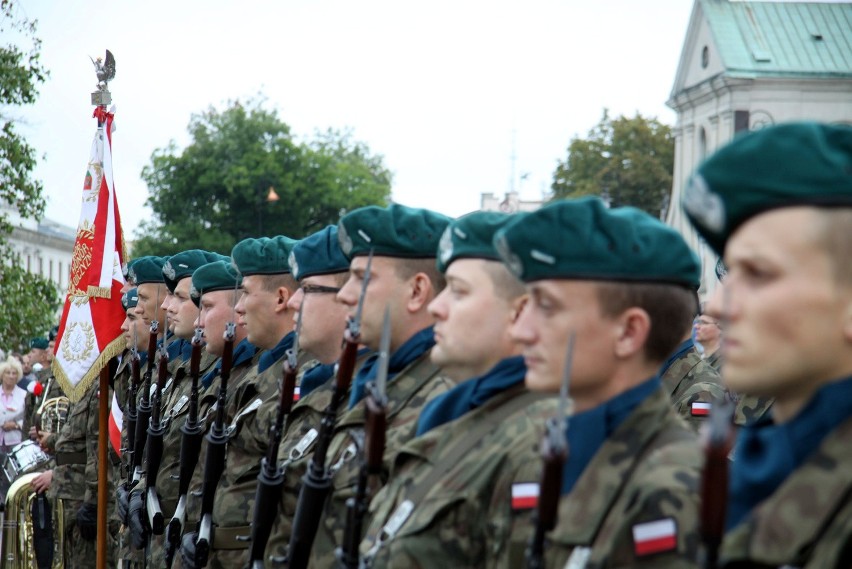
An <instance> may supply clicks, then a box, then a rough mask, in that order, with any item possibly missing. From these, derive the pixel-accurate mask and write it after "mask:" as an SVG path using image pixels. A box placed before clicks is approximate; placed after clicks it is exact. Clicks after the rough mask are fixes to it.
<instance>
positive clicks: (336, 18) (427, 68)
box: [16, 0, 693, 240]
mask: <svg viewBox="0 0 852 569" xmlns="http://www.w3.org/2000/svg"><path fill="white" fill-rule="evenodd" d="M19 4H20V5H21V6H20V9H21V10H22V11H23V14H25V15H26V16H28V17H29V18H31V19H38V30H37V35H38V36H39V37H40V38H41V39H42V41H43V45H42V62H43V64H44V66H45V67H47V68H48V69H49V70H50V77H49V79H48V80H47V81H46V82H45V83H44V84H43V85H42V86H41V88H40V96H39V98H38V101H37V103H36V104H34V105H31V106H28V107H23V108H21V109H18V110H17V111H16V112H17V114H18V116H19V117H20V119H21V123H20V126H19V128H20V129H21V131H22V132H23V133H24V135H25V136H26V137H27V140H28V141H29V142H30V144H31V145H32V146H34V147H35V148H36V150H37V152H38V153H39V154H40V155H41V154H44V158H43V159H41V160H40V161H39V164H38V167H37V168H36V170H35V173H34V175H35V177H36V178H38V179H40V180H42V181H43V183H44V187H45V194H46V197H47V200H48V205H47V210H46V213H45V216H46V217H47V218H49V219H52V220H54V221H58V222H60V223H62V224H65V225H68V226H71V227H76V226H77V221H78V218H79V215H80V198H81V191H82V183H83V177H84V174H85V169H86V162H87V161H88V157H89V149H90V146H91V142H92V138H93V136H94V132H95V129H96V121H95V119H93V118H92V110H93V107H92V106H91V104H90V103H91V101H90V93H91V92H92V91H93V90H94V88H95V85H96V82H97V80H96V77H95V74H94V67H93V66H92V63H91V61H90V60H89V57H90V56H91V57H98V56H103V54H104V52H105V50H106V49H109V50H110V51H112V53H113V54H114V56H115V60H116V76H115V79H114V80H113V81H112V82H110V85H109V87H110V91H111V92H112V98H113V104H114V105H115V106H116V117H115V125H116V131H115V133H114V135H113V156H114V159H113V169H114V172H115V186H116V193H117V196H118V202H119V207H120V213H121V217H122V222H123V225H124V231H125V237H126V238H127V239H129V240H130V239H133V238H134V230H135V229H136V228H137V227H138V225H139V223H140V222H141V221H142V220H144V219H150V218H151V216H152V212H151V210H150V209H149V208H147V207H146V206H145V200H146V198H147V197H148V191H147V187H146V185H145V184H144V182H143V181H142V180H141V177H140V173H141V171H142V168H143V167H144V166H145V165H147V164H149V163H150V158H151V154H152V153H153V152H154V150H156V149H159V148H164V147H166V146H168V144H169V143H170V141H174V142H175V143H176V144H177V146H178V148H183V147H185V146H186V145H187V144H189V143H190V137H189V135H188V134H187V125H188V124H189V121H190V119H191V117H192V115H193V114H194V113H199V112H202V111H205V110H207V109H209V108H210V107H211V106H212V107H215V108H216V109H219V110H222V109H224V108H225V106H226V104H227V102H228V101H232V100H237V99H238V100H247V99H251V98H258V97H262V98H264V99H265V100H266V103H265V105H266V108H269V109H276V110H277V111H278V113H279V118H281V119H282V120H283V121H284V122H286V123H287V124H289V125H290V126H291V129H292V132H293V133H294V135H295V136H296V137H297V139H299V140H307V139H310V138H312V137H313V135H314V134H315V133H316V132H317V131H322V130H326V129H328V128H335V129H346V128H348V129H350V130H351V131H352V134H353V137H354V138H355V139H356V140H359V141H362V142H364V143H366V144H367V145H368V147H369V148H370V150H371V151H372V152H373V153H375V154H380V155H382V156H383V157H384V163H385V165H386V167H388V168H389V169H390V170H391V172H393V186H392V199H393V200H394V201H396V202H399V203H403V204H406V205H410V206H414V207H428V208H431V209H435V210H438V211H441V212H443V213H446V214H448V215H452V216H457V215H461V214H464V213H466V212H469V211H472V210H475V209H478V208H479V205H480V196H481V194H482V193H486V192H492V193H495V194H497V195H498V196H501V197H502V196H503V195H504V194H505V192H507V191H509V189H510V188H514V189H515V190H517V191H519V192H520V195H521V198H522V199H540V198H541V196H542V194H543V193H544V192H547V191H548V189H549V186H550V183H551V180H552V176H553V171H554V169H555V167H556V165H557V162H558V161H559V160H564V158H565V157H566V149H567V147H568V144H569V142H570V140H571V138H572V137H574V136H581V137H582V136H585V135H586V134H587V132H588V131H589V130H590V129H591V128H592V127H593V126H594V125H595V124H597V122H598V121H599V120H600V118H601V116H602V113H603V109H604V108H607V109H609V112H610V115H611V116H619V115H628V116H633V115H634V114H635V113H637V112H638V113H641V114H642V115H643V116H646V117H655V118H657V119H658V120H660V121H661V122H664V123H666V124H670V125H674V123H675V114H674V112H673V111H672V110H671V109H670V108H668V107H667V106H666V105H665V101H666V100H667V99H668V96H669V93H670V91H671V88H672V84H673V82H674V77H675V73H676V71H677V65H678V61H679V58H680V53H681V47H682V43H683V40H684V37H685V35H686V28H687V25H688V22H689V17H690V13H691V10H692V4H693V2H692V0H650V1H648V2H637V1H636V0H595V1H585V2H581V1H580V0H561V1H557V0H524V1H520V0H518V1H503V0H491V1H479V0H433V1H431V2H428V3H419V2H410V1H402V0H358V1H356V0H310V1H309V0H278V1H260V0H242V1H240V2H236V1H226V0H204V1H196V0H172V1H171V2H163V1H161V0H149V1H147V2H131V1H129V0H119V1H115V2H94V1H90V0H79V1H67V2H66V1H63V2H55V1H53V0H22V1H21V2H19ZM513 174H514V175H513Z"/></svg>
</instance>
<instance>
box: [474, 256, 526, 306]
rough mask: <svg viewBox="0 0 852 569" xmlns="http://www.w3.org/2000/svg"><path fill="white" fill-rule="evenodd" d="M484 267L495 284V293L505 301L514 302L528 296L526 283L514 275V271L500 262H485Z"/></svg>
mask: <svg viewBox="0 0 852 569" xmlns="http://www.w3.org/2000/svg"><path fill="white" fill-rule="evenodd" d="M484 261H485V263H484V264H483V267H484V269H485V273H486V274H487V275H488V277H489V278H490V279H491V282H492V283H493V284H494V292H495V293H496V294H497V296H499V297H500V298H502V299H503V300H514V299H516V298H518V297H519V296H521V295H523V294H526V288H525V287H524V283H523V282H521V280H520V279H519V278H518V277H516V276H515V275H514V274H512V271H510V270H509V268H508V267H507V266H506V265H504V264H503V263H501V262H499V261H489V260H485V259H484Z"/></svg>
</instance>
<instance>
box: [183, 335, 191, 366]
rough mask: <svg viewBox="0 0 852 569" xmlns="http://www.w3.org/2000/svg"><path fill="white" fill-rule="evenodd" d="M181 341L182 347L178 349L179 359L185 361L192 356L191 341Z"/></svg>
mask: <svg viewBox="0 0 852 569" xmlns="http://www.w3.org/2000/svg"><path fill="white" fill-rule="evenodd" d="M181 341H182V342H183V347H182V348H181V350H180V359H181V361H184V362H187V361H189V358H190V357H192V342H190V341H187V340H181Z"/></svg>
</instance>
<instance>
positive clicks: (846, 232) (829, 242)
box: [817, 207, 852, 286]
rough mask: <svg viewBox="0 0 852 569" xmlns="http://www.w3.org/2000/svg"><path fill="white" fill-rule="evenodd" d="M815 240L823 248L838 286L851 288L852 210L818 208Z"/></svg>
mask: <svg viewBox="0 0 852 569" xmlns="http://www.w3.org/2000/svg"><path fill="white" fill-rule="evenodd" d="M818 214H819V219H820V223H819V226H818V227H817V239H818V240H819V241H820V244H821V245H823V246H824V247H825V251H826V253H827V254H828V256H829V259H830V260H831V264H832V270H833V271H834V277H835V279H836V282H837V284H838V285H841V286H852V263H850V262H849V259H850V258H852V208H848V207H847V208H835V209H828V208H820V209H819V210H818Z"/></svg>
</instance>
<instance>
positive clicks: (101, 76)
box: [89, 50, 115, 88]
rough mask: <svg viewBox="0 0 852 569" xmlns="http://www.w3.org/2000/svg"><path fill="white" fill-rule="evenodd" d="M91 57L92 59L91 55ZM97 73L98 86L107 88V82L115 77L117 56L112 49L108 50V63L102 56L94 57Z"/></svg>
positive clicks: (93, 62)
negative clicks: (115, 56)
mask: <svg viewBox="0 0 852 569" xmlns="http://www.w3.org/2000/svg"><path fill="white" fill-rule="evenodd" d="M89 59H92V58H91V56H90V57H89ZM92 64H94V66H95V74H96V75H97V76H98V88H106V84H107V83H108V82H109V81H112V79H113V77H115V58H114V57H113V55H112V52H111V51H110V50H106V63H104V60H103V59H101V58H100V57H99V58H97V59H92Z"/></svg>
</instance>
